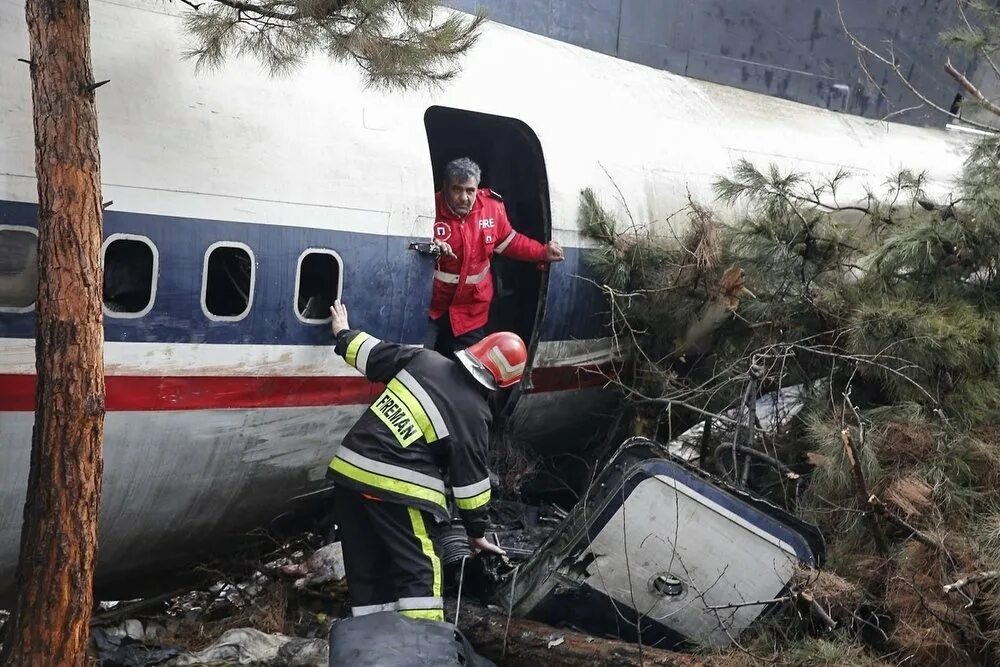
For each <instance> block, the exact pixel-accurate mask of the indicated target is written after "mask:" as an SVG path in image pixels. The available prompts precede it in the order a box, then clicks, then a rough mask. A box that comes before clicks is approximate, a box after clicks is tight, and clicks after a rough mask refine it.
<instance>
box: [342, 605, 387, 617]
mask: <svg viewBox="0 0 1000 667" xmlns="http://www.w3.org/2000/svg"><path fill="white" fill-rule="evenodd" d="M380 611H396V603H395V602H386V603H385V604H366V605H365V606H363V607H351V616H367V615H368V614H377V613H379V612H380Z"/></svg>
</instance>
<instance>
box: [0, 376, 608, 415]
mask: <svg viewBox="0 0 1000 667" xmlns="http://www.w3.org/2000/svg"><path fill="white" fill-rule="evenodd" d="M595 371H597V369H596V368H595V367H576V366H570V367H556V368H540V369H536V370H535V371H534V372H533V373H532V381H533V384H534V387H533V389H532V392H533V393H540V392H550V391H569V390H573V389H580V388H583V387H592V386H599V385H601V384H604V381H605V380H604V377H603V375H602V374H601V373H599V372H595ZM105 385H106V388H105V393H106V395H105V405H106V407H107V409H108V410H109V411H128V410H134V411H141V410H227V409H230V410H231V409H241V408H242V409H247V408H297V407H320V406H333V405H364V404H367V403H370V402H371V401H372V400H373V399H374V398H375V396H376V395H377V393H378V391H379V390H380V387H379V386H378V385H375V384H372V383H370V382H368V380H366V379H365V378H362V377H348V376H333V377H286V376H282V377H266V376H265V377H259V376H223V377H218V376H170V377H155V376H142V375H109V376H107V378H106V380H105ZM34 405H35V376H34V375H0V412H26V411H30V410H33V409H34Z"/></svg>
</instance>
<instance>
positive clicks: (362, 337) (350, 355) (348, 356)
mask: <svg viewBox="0 0 1000 667" xmlns="http://www.w3.org/2000/svg"><path fill="white" fill-rule="evenodd" d="M370 338H371V336H369V335H368V334H366V333H365V332H364V331H362V332H361V333H359V334H358V335H357V336H355V337H354V338H352V339H351V342H350V343H348V344H347V352H345V353H344V360H345V361H346V362H347V363H349V364H350V365H351V366H354V367H355V368H357V367H358V350H360V349H361V344H362V343H364V342H365V341H366V340H368V339H370ZM361 372H362V373H364V370H363V369H362V370H361Z"/></svg>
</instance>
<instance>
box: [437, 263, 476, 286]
mask: <svg viewBox="0 0 1000 667" xmlns="http://www.w3.org/2000/svg"><path fill="white" fill-rule="evenodd" d="M489 272H490V265H489V264H487V265H486V268H485V269H483V270H482V271H480V272H479V273H477V274H476V275H474V276H467V277H466V279H465V284H466V285H475V284H476V283H481V282H483V278H485V277H486V276H487V275H488V274H489ZM458 279H459V275H458V274H457V273H448V272H447V271H435V272H434V280H440V281H441V282H443V283H447V284H449V285H457V284H458Z"/></svg>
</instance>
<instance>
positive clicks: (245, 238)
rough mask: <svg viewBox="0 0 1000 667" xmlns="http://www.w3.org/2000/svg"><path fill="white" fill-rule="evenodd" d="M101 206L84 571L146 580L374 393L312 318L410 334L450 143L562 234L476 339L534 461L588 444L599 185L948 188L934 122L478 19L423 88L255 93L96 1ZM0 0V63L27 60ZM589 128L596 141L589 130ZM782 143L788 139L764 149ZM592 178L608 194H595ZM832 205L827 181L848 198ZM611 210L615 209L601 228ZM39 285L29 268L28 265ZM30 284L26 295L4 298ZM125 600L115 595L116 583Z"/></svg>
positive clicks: (18, 384) (6, 70)
mask: <svg viewBox="0 0 1000 667" xmlns="http://www.w3.org/2000/svg"><path fill="white" fill-rule="evenodd" d="M90 7H91V12H92V47H93V60H94V70H95V72H97V73H98V74H99V76H100V78H102V79H110V80H111V84H109V85H107V86H103V87H102V88H101V90H100V91H99V92H98V94H97V96H96V97H97V104H98V113H99V120H100V136H101V145H100V151H101V163H102V164H101V166H102V180H103V183H102V186H103V200H104V201H108V202H113V203H110V204H109V205H108V207H107V210H106V211H105V217H104V224H105V234H106V241H105V246H104V247H105V250H104V265H105V268H106V272H107V277H106V280H105V306H106V310H105V336H106V341H107V342H106V347H105V367H106V372H107V395H106V401H105V404H106V407H107V418H106V422H105V424H106V431H105V446H104V455H105V465H104V472H105V476H104V495H103V506H102V512H101V526H100V555H99V566H98V577H99V581H100V582H103V583H105V584H106V583H108V582H111V581H129V580H132V581H137V582H139V583H141V584H145V583H149V581H151V579H152V577H151V576H150V572H152V571H154V570H155V568H158V567H161V566H168V565H179V564H182V563H184V562H186V561H187V560H188V559H190V557H191V556H192V555H193V554H196V553H198V552H199V551H201V550H202V549H205V548H209V547H213V546H218V545H225V544H226V543H228V542H229V541H230V540H231V537H232V536H233V535H235V534H239V533H241V532H243V531H245V530H247V529H249V528H252V527H254V526H259V525H261V524H262V523H266V522H268V521H270V520H271V519H273V518H274V517H276V516H279V515H281V514H282V513H285V512H289V511H294V510H295V509H296V508H297V503H298V502H300V501H301V502H306V501H308V500H309V499H310V498H311V497H312V496H311V494H315V493H317V492H318V491H320V490H321V488H322V485H323V475H324V470H325V467H326V464H327V462H328V461H329V460H330V458H331V456H332V454H333V453H334V449H335V448H336V446H337V443H338V442H339V441H340V438H341V437H342V436H343V435H344V433H345V432H346V430H347V429H348V428H349V427H350V426H351V424H352V423H353V422H354V421H355V420H356V419H357V417H358V415H359V414H360V413H361V411H362V410H364V408H365V406H366V405H367V404H368V403H369V402H370V401H371V400H372V399H373V398H374V397H375V396H377V390H376V388H374V387H373V386H372V385H370V384H369V383H368V382H367V381H365V380H364V378H361V377H359V376H358V375H357V374H356V373H355V372H354V371H353V370H352V369H350V368H348V367H347V366H346V365H344V364H343V363H341V362H340V360H339V359H338V358H337V357H336V356H335V355H334V354H332V350H331V349H330V347H329V342H330V340H329V333H328V322H327V321H326V320H325V319H324V317H323V316H324V311H325V305H326V304H328V303H329V302H330V301H332V300H333V299H334V298H337V297H341V298H343V299H344V301H345V302H346V303H347V304H348V305H349V306H350V307H351V315H352V323H354V324H355V325H357V326H363V327H365V328H367V329H369V330H370V331H371V332H372V333H373V334H375V335H378V336H380V337H384V338H386V339H390V340H396V341H402V342H405V343H412V344H419V343H420V342H421V340H422V338H423V335H424V332H425V329H426V306H427V303H428V299H429V293H430V284H431V275H432V271H433V264H432V262H431V261H430V260H429V259H428V258H427V257H423V256H420V255H419V254H418V253H416V252H413V251H410V250H408V246H409V244H410V242H411V241H413V240H419V239H426V238H427V237H428V236H429V235H430V232H431V226H432V222H433V220H434V203H433V202H434V200H433V196H432V193H433V191H434V189H435V184H436V182H437V181H439V180H440V175H441V168H442V165H443V164H444V163H445V162H446V161H447V160H448V159H451V158H454V157H457V156H461V155H469V156H471V157H473V158H474V159H476V160H478V161H479V162H480V163H481V164H482V166H483V168H484V174H485V175H486V177H485V181H484V184H485V185H488V186H490V187H491V188H493V189H494V190H497V191H499V192H500V193H502V195H503V197H504V200H505V201H506V203H507V209H508V211H509V213H510V216H511V219H512V223H513V225H514V227H515V228H517V229H518V230H520V231H521V232H523V233H526V234H529V235H531V236H534V237H535V238H538V239H543V240H547V239H550V238H552V239H555V240H557V241H559V242H560V243H561V244H562V245H563V246H564V248H565V249H566V261H565V262H564V263H562V264H560V265H558V266H555V267H554V268H553V269H552V270H551V271H550V272H548V273H543V272H539V271H537V270H536V269H535V267H533V266H530V265H527V264H521V263H505V262H502V261H500V260H498V261H497V262H496V263H495V273H496V277H497V278H496V279H497V285H496V295H497V296H496V299H495V303H494V309H493V319H492V321H491V324H490V326H491V327H493V328H505V329H511V330H514V331H517V332H519V333H520V334H521V335H522V336H523V337H524V338H525V339H526V340H527V341H528V342H529V345H530V364H531V368H530V374H529V375H528V377H529V378H530V379H529V381H528V382H526V383H524V387H523V388H521V389H519V390H518V391H517V392H515V393H514V394H513V395H511V396H510V397H509V401H508V404H507V409H506V413H505V414H506V417H507V419H506V423H507V424H508V425H510V426H511V427H512V428H513V429H514V432H515V434H516V435H517V436H518V437H521V438H523V439H527V440H532V441H534V442H536V443H541V444H543V445H545V446H553V445H554V443H570V442H573V441H574V439H573V437H571V436H570V432H571V430H572V429H574V428H575V429H577V430H578V431H579V432H584V433H586V432H587V429H588V428H590V429H591V432H592V427H590V426H589V424H590V423H591V422H590V419H591V416H592V415H593V414H594V412H595V411H596V409H595V405H600V403H601V402H602V401H604V400H605V397H607V395H608V393H607V392H606V391H604V389H603V388H602V384H603V377H602V375H601V374H600V372H595V371H606V370H608V364H609V362H611V361H612V360H613V359H614V358H615V355H616V351H615V349H614V347H613V341H612V339H611V338H609V337H608V332H607V330H606V329H605V328H604V326H603V324H602V320H603V317H602V315H601V313H602V311H603V310H604V305H603V301H602V298H603V297H602V294H601V292H600V290H599V289H598V288H597V287H596V286H595V285H594V284H592V283H591V282H589V281H587V280H586V279H581V277H582V278H586V277H587V276H588V275H589V273H588V270H587V267H586V264H585V262H584V255H585V249H586V247H587V245H588V241H587V240H586V239H585V238H584V237H583V236H582V233H581V230H580V227H579V222H578V219H577V210H578V203H579V193H580V191H581V189H583V188H587V187H590V188H593V189H595V191H596V192H597V194H598V196H599V197H602V198H603V199H604V200H605V201H606V202H619V203H618V204H616V205H615V206H614V208H616V209H622V210H624V205H625V203H626V202H627V204H628V208H629V211H630V212H631V214H632V215H634V216H635V217H636V219H638V220H667V219H668V218H669V217H670V216H669V214H670V213H672V212H674V211H676V210H678V209H679V208H681V207H683V206H684V205H685V203H686V201H687V197H688V196H689V194H690V195H692V196H694V197H695V198H701V199H705V200H709V199H710V198H711V197H712V190H711V184H712V182H713V180H714V179H715V178H716V177H717V176H718V175H719V174H720V173H721V172H724V171H725V170H726V169H727V168H728V166H729V165H730V164H731V163H732V161H733V160H735V159H736V158H747V159H750V160H753V161H758V162H776V163H778V164H779V165H781V166H782V167H785V168H791V169H800V170H807V171H818V172H823V173H827V172H830V173H832V171H833V170H836V169H839V168H846V169H848V170H856V171H859V172H863V173H865V174H867V175H868V176H870V179H871V180H872V181H873V182H881V181H883V180H885V179H886V178H887V177H889V176H890V175H892V174H894V173H895V171H896V170H897V169H898V167H899V166H900V165H905V166H907V167H908V168H910V169H911V170H913V171H914V172H919V171H924V172H926V173H927V175H928V186H927V187H928V188H929V189H933V188H934V187H935V184H937V185H945V184H946V182H947V181H948V179H950V178H951V177H952V175H953V174H954V173H956V171H957V170H958V168H959V166H960V163H961V160H962V149H961V142H959V141H958V140H957V139H955V138H954V137H950V136H948V135H946V134H945V133H944V132H940V131H934V130H926V129H918V128H913V127H906V126H897V125H893V124H891V123H889V124H887V123H876V122H873V121H867V120H863V119H858V118H853V117H848V116H841V115H837V114H834V113H830V112H828V111H824V110H817V109H813V108H809V107H806V106H803V105H798V104H794V103H790V102H786V101H782V100H777V99H773V98H769V97H765V96H761V95H756V94H751V93H746V92H741V91H738V90H733V89H729V88H725V87H722V86H717V85H712V84H707V83H701V82H697V81H693V80H690V79H685V78H683V77H679V76H675V75H672V74H669V73H666V72H662V71H656V70H653V69H650V68H647V67H643V66H640V65H635V64H630V63H626V62H623V61H620V60H616V59H614V58H611V57H607V56H604V55H601V54H598V53H594V52H590V51H586V50H584V49H580V48H576V47H572V46H568V45H566V44H562V43H559V42H556V41H553V40H550V39H547V38H544V37H539V36H535V35H531V34H528V33H525V32H522V31H519V30H515V29H512V28H507V27H504V26H499V25H494V24H488V25H487V26H486V27H485V28H484V32H483V35H482V39H481V40H480V41H479V42H478V43H477V45H476V47H475V48H474V49H473V50H472V52H471V53H470V54H469V56H468V57H467V58H465V59H463V62H462V65H463V68H464V70H463V73H462V74H461V76H459V77H458V78H456V79H455V80H454V81H451V82H449V83H448V84H447V85H445V86H444V87H443V88H442V89H440V90H434V91H419V92H412V93H408V94H405V95H392V96H390V95H389V94H388V93H385V92H382V91H378V90H371V89H369V88H366V87H365V85H364V83H363V81H362V80H361V78H360V77H359V76H358V75H357V74H356V73H355V72H354V71H353V70H351V69H350V68H348V67H345V66H341V65H337V64H335V63H331V62H329V61H327V60H326V59H325V58H323V57H322V56H321V55H319V56H317V57H315V58H313V59H310V60H309V61H308V62H306V63H305V64H304V66H303V67H302V68H301V69H300V70H299V71H297V72H295V73H294V74H292V75H291V76H289V77H287V78H283V79H271V78H268V77H267V76H266V75H265V74H263V73H262V72H260V70H259V68H258V66H257V64H256V63H254V62H248V61H245V60H241V59H236V60H234V61H233V62H231V63H229V64H227V65H225V66H224V67H222V69H220V70H219V71H215V72H202V73H196V72H195V69H194V64H193V63H192V62H191V61H188V60H185V59H184V58H183V54H184V52H185V49H186V44H185V39H186V36H185V33H184V27H183V21H182V18H183V14H184V12H186V11H189V8H188V7H187V6H186V5H184V4H182V3H162V2H148V1H147V0H114V1H110V0H94V1H93V2H91V5H90ZM27 54H28V40H27V30H26V27H25V24H24V17H23V7H21V5H20V4H19V3H16V2H3V3H0V60H2V61H3V62H5V63H16V62H17V60H18V59H21V58H25V57H27ZM31 109H32V104H31V94H30V81H29V70H28V68H27V67H14V66H6V67H3V68H0V114H2V115H0V118H2V121H0V147H2V148H0V600H2V599H3V598H5V597H6V596H7V595H8V594H9V593H10V590H11V586H12V583H13V573H14V567H15V561H16V559H17V555H18V545H19V538H18V536H19V533H20V527H21V518H22V512H23V503H24V498H25V489H26V485H27V479H28V463H29V458H30V447H31V432H32V423H33V409H34V386H35V360H34V326H35V313H34V308H33V293H32V292H31V286H32V285H33V284H34V276H35V274H36V271H35V267H34V262H35V258H34V252H33V251H32V248H33V245H34V238H35V235H36V234H37V209H36V206H35V202H36V201H37V199H36V182H35V178H34V174H35V160H34V141H33V131H32V111H31ZM595 129H599V131H595ZM775 146H781V150H780V151H778V153H780V155H778V154H777V153H776V152H775V150H774V149H775ZM609 176H610V178H609ZM846 194H847V193H845V196H846ZM622 218H623V219H625V216H622ZM39 280H42V281H44V280H45V276H44V274H42V275H40V276H39ZM26 289H27V292H26V291H25V290H26ZM122 594H124V593H122Z"/></svg>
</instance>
